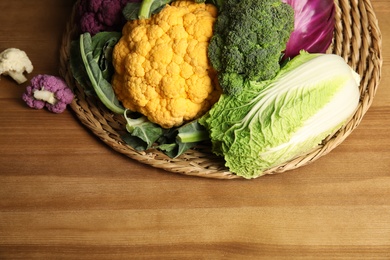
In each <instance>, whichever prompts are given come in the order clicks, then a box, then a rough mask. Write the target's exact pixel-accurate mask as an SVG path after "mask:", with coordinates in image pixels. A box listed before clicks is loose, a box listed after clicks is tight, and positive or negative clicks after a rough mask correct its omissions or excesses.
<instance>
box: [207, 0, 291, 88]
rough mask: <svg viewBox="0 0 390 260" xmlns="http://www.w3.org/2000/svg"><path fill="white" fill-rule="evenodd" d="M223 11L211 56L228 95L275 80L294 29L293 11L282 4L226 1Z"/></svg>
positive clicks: (277, 0)
mask: <svg viewBox="0 0 390 260" xmlns="http://www.w3.org/2000/svg"><path fill="white" fill-rule="evenodd" d="M219 11H220V12H219V16H218V19H217V21H216V22H215V25H214V35H213V37H212V38H211V40H210V44H209V48H208V56H209V59H210V62H211V65H212V66H213V67H214V69H216V70H217V71H218V74H219V79H220V85H221V87H222V88H223V90H224V92H225V93H227V94H238V93H239V92H240V89H242V88H243V87H244V86H245V84H242V83H243V82H247V81H262V80H268V79H271V78H273V77H274V76H275V75H276V73H277V72H278V71H279V70H280V65H279V61H280V57H281V54H282V52H283V50H284V49H285V48H286V44H287V41H288V39H289V37H290V34H291V32H292V31H293V29H294V11H293V9H292V7H291V6H290V5H288V4H285V3H282V2H281V1H280V0H262V1H258V0H225V1H223V5H221V6H220V8H219ZM224 74H227V75H224ZM232 75H234V76H232ZM238 77H241V79H240V80H238V79H237V78H238ZM236 84H241V85H240V86H238V85H236Z"/></svg>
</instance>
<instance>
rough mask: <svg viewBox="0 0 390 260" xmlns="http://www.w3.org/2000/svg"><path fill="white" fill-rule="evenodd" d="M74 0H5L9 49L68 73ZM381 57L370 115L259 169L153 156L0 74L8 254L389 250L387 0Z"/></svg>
mask: <svg viewBox="0 0 390 260" xmlns="http://www.w3.org/2000/svg"><path fill="white" fill-rule="evenodd" d="M73 3H74V1H72V0H56V1H53V0H39V1H26V0H20V1H1V2H0V10H1V15H0V24H1V26H0V51H2V50H4V49H6V48H9V47H17V48H20V49H23V50H25V51H26V52H27V53H28V55H29V56H30V58H31V60H32V62H33V64H34V66H35V69H34V71H33V73H32V74H30V75H28V77H29V79H31V78H32V77H33V76H34V75H36V74H43V73H46V74H52V75H58V69H59V47H60V41H61V36H62V32H63V30H64V26H65V23H66V20H67V19H68V16H69V15H70V12H71V8H72V5H73ZM372 3H373V5H374V8H375V10H376V14H377V17H378V19H379V24H380V26H381V30H382V34H383V44H384V45H383V57H384V67H383V73H382V81H381V84H380V87H379V89H378V92H377V95H376V97H375V100H374V103H373V105H372V107H371V108H370V110H369V111H368V113H367V114H366V116H365V118H364V119H363V122H362V123H361V124H360V126H359V127H358V128H357V129H356V130H355V131H354V132H353V133H352V134H351V135H350V136H349V137H348V138H347V140H346V141H345V142H343V143H342V144H341V145H340V146H338V147H337V148H336V149H335V150H333V151H332V152H331V153H330V154H328V155H327V156H325V157H322V158H321V159H319V160H318V161H316V162H315V163H313V164H311V165H308V166H305V167H303V168H300V169H297V170H293V171H289V172H287V173H283V174H278V175H273V176H265V177H261V178H258V179H255V180H250V181H248V180H213V179H204V178H198V177H189V176H182V175H178V174H174V173H169V172H165V171H163V170H159V169H155V168H152V167H149V166H146V165H143V164H140V163H139V162H137V161H133V160H131V159H128V158H127V157H125V156H122V155H121V154H118V153H116V152H114V151H113V150H111V149H110V148H109V147H108V146H106V145H105V144H104V143H102V142H101V141H100V140H99V139H98V138H96V137H95V136H94V135H92V134H91V133H90V131H88V130H87V129H86V128H85V127H84V126H83V125H82V124H81V123H80V122H79V121H78V119H77V118H76V117H75V116H74V114H73V113H72V111H71V110H70V109H68V110H67V111H65V112H64V113H62V114H53V113H50V112H48V111H47V110H33V109H30V108H28V107H27V106H26V105H25V104H24V102H23V101H22V100H21V95H22V93H23V92H24V90H25V87H26V86H27V84H28V83H25V84H22V85H17V84H16V83H14V82H13V81H12V80H11V79H10V78H9V77H4V76H2V77H1V81H0V259H133V258H136V259H139V258H145V259H149V258H156V259H182V258H188V259H221V258H230V259H247V258H253V259H390V132H389V130H390V101H389V100H390V88H389V87H388V86H389V85H390V66H389V60H390V53H389V49H390V26H389V24H390V2H389V1H388V0H373V1H372Z"/></svg>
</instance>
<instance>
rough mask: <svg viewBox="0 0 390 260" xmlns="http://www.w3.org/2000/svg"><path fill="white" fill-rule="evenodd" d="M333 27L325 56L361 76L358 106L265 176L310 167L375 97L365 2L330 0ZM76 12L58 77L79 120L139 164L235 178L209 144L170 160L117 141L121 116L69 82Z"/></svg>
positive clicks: (377, 60) (377, 68) (373, 35)
mask: <svg viewBox="0 0 390 260" xmlns="http://www.w3.org/2000/svg"><path fill="white" fill-rule="evenodd" d="M335 4H336V24H335V33H334V39H333V43H332V45H331V47H330V48H329V52H330V53H335V54H337V55H340V56H341V57H343V58H344V59H345V60H346V61H347V62H348V64H349V65H350V66H351V67H352V68H353V69H354V70H355V71H356V72H358V73H359V74H360V76H361V78H362V80H361V85H360V94H361V96H360V103H359V106H358V109H357V111H356V113H355V114H354V116H353V117H352V118H351V119H350V120H349V122H348V123H347V124H346V125H345V126H344V127H343V128H341V129H340V130H339V131H337V132H336V133H335V134H334V135H332V136H329V137H328V138H327V139H326V140H324V141H323V143H322V144H321V145H319V146H318V147H317V148H316V149H314V150H312V151H311V152H310V153H308V154H306V155H303V156H300V157H297V158H295V159H293V160H291V161H288V162H285V163H283V164H281V165H278V166H276V167H273V168H272V169H268V170H267V171H266V172H265V173H266V174H273V173H281V172H284V171H287V170H291V169H295V168H298V167H301V166H303V165H306V164H309V163H311V162H313V161H315V160H316V159H318V158H319V157H321V156H323V155H325V154H327V153H329V152H330V151H331V150H332V149H334V148H335V147H337V146H338V145H339V144H340V143H341V142H342V141H344V140H345V138H346V137H347V136H348V135H349V134H350V133H351V132H352V131H353V130H354V129H355V128H356V127H357V126H358V125H359V123H360V122H361V120H362V118H363V116H364V114H365V113H366V111H367V110H368V108H369V107H370V105H371V103H372V101H373V98H374V96H375V93H376V90H377V87H378V84H379V81H380V78H381V68H382V54H381V44H382V43H381V41H382V39H381V33H380V30H379V27H378V23H377V19H376V16H375V13H374V10H373V8H372V5H371V2H370V1H369V0H351V1H349V0H335ZM74 14H75V11H74V10H73V13H72V15H71V17H70V20H69V21H68V23H67V26H66V29H65V32H64V36H63V40H62V46H61V49H60V74H61V76H62V77H64V78H65V80H66V81H67V83H68V85H69V86H71V87H73V91H74V93H75V96H76V98H75V99H74V101H73V103H72V104H71V108H72V109H73V110H74V112H75V114H76V116H77V117H78V118H79V120H80V121H81V122H82V123H83V124H84V125H85V126H86V127H88V128H89V129H90V130H91V131H92V133H93V134H94V135H96V136H98V137H99V138H100V139H101V140H102V141H103V142H104V143H106V144H107V145H109V146H110V147H111V148H112V149H114V150H115V151H117V152H119V153H121V154H124V155H126V156H128V157H130V158H132V159H134V160H137V161H139V162H141V163H144V164H148V165H151V166H153V167H156V168H161V169H164V170H167V171H170V172H175V173H180V174H184V175H192V176H201V177H206V178H218V179H234V178H240V177H238V176H237V175H235V174H234V173H231V172H229V169H227V168H226V167H225V166H224V160H223V159H222V158H219V157H217V156H215V155H213V154H212V153H211V147H210V146H209V145H206V144H205V145H199V146H197V147H196V148H195V149H191V150H189V151H188V152H186V153H185V154H183V155H181V156H180V157H179V158H176V159H171V158H169V157H167V156H166V155H164V154H163V153H161V152H160V151H158V150H150V151H147V152H137V151H135V150H134V149H133V148H131V147H130V146H128V145H126V144H125V143H124V142H123V141H122V140H121V138H120V135H121V133H123V132H124V131H125V122H124V119H123V117H122V116H118V115H115V114H113V113H111V112H110V111H109V110H108V109H106V108H105V107H104V105H102V104H101V103H100V101H99V100H95V99H93V98H90V97H88V99H87V97H86V96H85V94H84V91H83V88H82V87H81V86H79V85H78V84H77V83H76V81H75V80H74V78H73V76H72V74H71V72H70V67H69V49H70V43H71V41H72V40H73V39H76V38H77V37H78V35H79V32H78V30H77V26H75V22H74Z"/></svg>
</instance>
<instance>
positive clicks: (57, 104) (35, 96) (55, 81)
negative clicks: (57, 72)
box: [22, 75, 74, 113]
mask: <svg viewBox="0 0 390 260" xmlns="http://www.w3.org/2000/svg"><path fill="white" fill-rule="evenodd" d="M73 97H74V95H73V92H72V90H71V89H70V88H69V87H68V85H66V83H65V81H64V80H63V79H62V78H60V77H56V76H52V75H37V76H35V77H33V78H32V79H31V85H30V86H27V88H26V91H25V93H23V96H22V99H23V100H24V101H25V102H26V104H27V105H28V106H29V107H31V108H35V109H42V108H44V107H46V108H47V109H48V110H49V111H51V112H53V113H62V112H63V111H64V110H65V109H66V106H67V105H68V104H70V103H71V102H72V100H73Z"/></svg>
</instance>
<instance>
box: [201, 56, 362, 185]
mask: <svg viewBox="0 0 390 260" xmlns="http://www.w3.org/2000/svg"><path fill="white" fill-rule="evenodd" d="M359 83H360V76H359V75H358V74H357V73H356V72H354V71H353V70H352V69H351V68H350V67H349V66H348V64H347V63H346V62H345V61H344V60H343V59H342V58H341V57H340V56H337V55H334V54H309V53H307V52H301V54H300V55H298V56H296V57H295V58H294V59H292V60H291V61H290V62H288V63H287V64H286V65H285V66H284V67H283V68H282V69H281V70H280V71H279V73H278V74H277V75H276V77H275V78H273V79H272V80H267V81H261V82H251V84H250V86H249V87H247V88H244V90H243V92H242V93H240V94H239V95H237V96H228V95H226V94H223V95H222V96H221V98H220V100H219V101H218V102H217V103H216V104H215V105H214V106H213V108H212V109H211V110H210V111H209V112H208V113H207V114H206V115H205V116H203V117H202V118H201V119H200V120H199V122H200V123H201V124H202V125H204V126H205V127H206V128H207V129H208V130H209V134H210V139H211V142H212V149H213V152H214V153H215V154H217V155H221V156H223V157H224V159H225V161H226V166H227V167H228V168H229V169H230V170H231V171H232V172H234V173H236V174H237V175H239V176H242V177H244V178H248V179H249V178H254V177H258V176H261V175H263V173H264V171H265V170H267V169H269V168H271V167H273V166H276V165H279V164H281V163H284V162H287V161H289V160H291V159H293V158H294V157H297V156H299V155H302V154H305V153H307V152H309V151H310V150H312V149H313V148H315V147H317V146H318V145H320V144H321V142H322V141H323V140H324V139H325V138H326V137H327V136H329V135H330V134H332V133H334V132H335V131H337V130H338V129H339V128H340V127H341V126H342V125H343V124H345V122H346V121H347V120H348V119H349V118H350V117H351V116H352V115H353V114H354V112H355V110H356V108H357V105H358V102H359Z"/></svg>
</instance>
